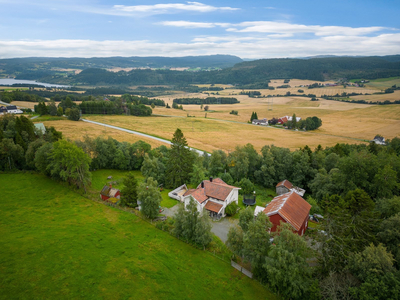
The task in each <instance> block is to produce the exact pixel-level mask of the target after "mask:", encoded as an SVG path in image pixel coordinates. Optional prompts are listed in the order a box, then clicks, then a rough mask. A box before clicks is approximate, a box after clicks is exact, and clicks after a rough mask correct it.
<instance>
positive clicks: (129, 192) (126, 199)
mask: <svg viewBox="0 0 400 300" xmlns="http://www.w3.org/2000/svg"><path fill="white" fill-rule="evenodd" d="M122 183H123V184H124V187H123V189H122V190H121V205H124V206H125V205H126V206H129V207H136V206H137V197H138V196H137V180H136V178H135V175H134V174H133V173H132V172H129V173H128V175H127V176H126V177H125V178H124V181H123V182H122Z"/></svg>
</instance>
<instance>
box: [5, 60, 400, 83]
mask: <svg viewBox="0 0 400 300" xmlns="http://www.w3.org/2000/svg"><path fill="white" fill-rule="evenodd" d="M141 59H142V62H141V63H143V62H145V61H146V62H148V63H150V61H151V62H152V66H157V65H158V64H161V63H164V64H166V63H168V62H170V65H172V63H173V62H174V66H175V67H180V66H183V65H186V66H189V65H190V64H193V65H197V66H200V65H201V64H202V63H204V65H203V66H205V63H206V62H207V66H209V67H210V66H217V65H219V66H221V65H222V64H225V65H227V64H228V61H230V63H232V64H233V62H234V61H237V60H239V61H240V62H239V63H236V64H235V65H233V66H231V67H227V68H224V69H222V70H216V71H199V72H186V71H174V70H167V69H163V70H150V69H145V70H140V69H134V70H131V71H129V72H117V73H115V72H109V71H106V70H105V67H104V66H107V67H108V68H109V67H116V66H118V67H129V66H132V65H134V64H139V62H138V60H139V58H129V59H128V58H118V57H111V58H91V59H71V60H68V63H69V64H68V66H67V65H65V66H64V68H67V67H69V68H73V66H76V67H78V66H80V68H81V69H82V68H84V67H83V66H91V67H88V68H85V69H84V70H83V71H82V72H81V73H80V74H77V75H75V74H73V73H70V74H69V75H66V74H65V73H64V74H59V73H58V72H56V71H49V69H47V70H43V69H40V68H37V69H34V68H31V69H29V70H27V68H26V67H24V66H23V65H22V59H21V60H20V61H19V64H18V65H17V66H18V67H19V68H21V69H18V68H17V66H15V69H18V70H20V73H19V74H20V75H19V78H21V79H36V80H40V81H42V82H49V83H59V84H78V85H79V84H85V85H87V84H89V85H102V84H103V85H155V84H163V85H182V84H183V85H188V84H200V83H226V84H239V85H245V84H256V83H257V84H258V83H260V84H261V85H262V84H265V82H266V81H268V80H270V79H292V78H297V79H309V80H315V81H324V80H331V79H339V78H347V79H358V78H362V79H376V78H385V77H392V76H400V55H391V56H383V57H378V56H371V57H324V58H310V59H293V58H283V59H259V60H254V61H242V60H241V59H240V58H238V57H235V56H224V55H221V56H219V55H218V56H199V57H181V58H165V57H164V58H159V57H153V58H149V57H148V58H141ZM219 59H221V60H222V62H218V60H219ZM29 60H32V61H30V62H29ZM34 60H35V59H34V58H32V59H26V62H27V63H30V64H34ZM36 60H43V61H42V64H47V65H55V64H56V62H57V65H58V66H61V62H62V60H61V59H60V60H59V61H57V59H54V61H47V62H46V61H45V59H40V58H37V59H36ZM79 60H82V61H81V63H82V65H78V61H79ZM129 60H130V62H129ZM3 61H4V60H2V61H0V69H4V68H5V67H3V66H2V65H1V64H2V62H3ZM196 61H197V62H196ZM72 62H74V63H75V64H76V65H73V64H72ZM36 63H37V64H39V65H40V62H38V61H37V62H36ZM129 63H130V65H129ZM100 65H101V66H103V67H100ZM29 76H31V77H29Z"/></svg>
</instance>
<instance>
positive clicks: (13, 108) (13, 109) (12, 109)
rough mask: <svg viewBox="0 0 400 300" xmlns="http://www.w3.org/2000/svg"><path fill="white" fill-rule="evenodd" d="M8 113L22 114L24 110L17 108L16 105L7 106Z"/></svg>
mask: <svg viewBox="0 0 400 300" xmlns="http://www.w3.org/2000/svg"><path fill="white" fill-rule="evenodd" d="M7 113H9V114H22V113H23V111H22V110H20V109H19V108H17V107H16V106H15V105H9V106H7Z"/></svg>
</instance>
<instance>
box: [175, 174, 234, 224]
mask: <svg viewBox="0 0 400 300" xmlns="http://www.w3.org/2000/svg"><path fill="white" fill-rule="evenodd" d="M239 190H240V188H238V187H235V186H231V185H229V184H226V183H225V182H224V181H223V180H222V179H220V178H215V179H214V178H212V177H210V179H209V180H203V181H202V182H201V183H200V184H199V185H198V186H197V188H196V189H188V188H187V186H186V184H184V185H181V186H180V187H178V188H176V189H175V190H173V191H172V192H170V193H168V196H169V197H171V198H173V199H176V200H179V201H180V202H183V203H184V205H185V207H186V206H187V205H188V204H189V203H190V200H191V199H193V200H194V201H195V203H196V205H197V210H198V211H199V213H203V209H205V210H206V211H207V212H208V213H209V214H210V217H212V218H213V219H220V218H221V217H225V215H226V214H225V208H226V207H227V206H228V205H229V204H231V203H232V202H235V203H236V204H238V199H239Z"/></svg>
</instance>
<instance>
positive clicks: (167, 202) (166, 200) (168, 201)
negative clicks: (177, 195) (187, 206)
mask: <svg viewBox="0 0 400 300" xmlns="http://www.w3.org/2000/svg"><path fill="white" fill-rule="evenodd" d="M170 191H172V190H171V189H163V190H162V192H161V197H162V200H161V206H162V207H166V208H171V207H173V206H175V205H177V204H178V201H177V200H175V199H172V198H170V197H169V196H168V193H169V192H170Z"/></svg>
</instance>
